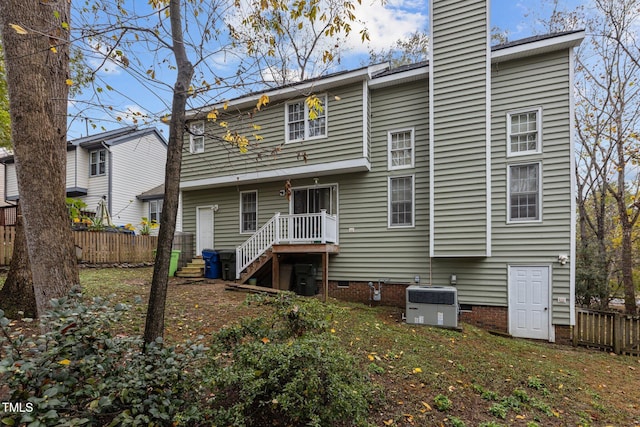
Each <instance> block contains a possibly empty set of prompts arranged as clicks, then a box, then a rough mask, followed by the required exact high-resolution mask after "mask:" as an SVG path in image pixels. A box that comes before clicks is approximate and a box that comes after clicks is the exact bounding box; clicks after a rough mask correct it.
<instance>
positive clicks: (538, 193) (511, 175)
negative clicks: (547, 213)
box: [507, 162, 542, 222]
mask: <svg viewBox="0 0 640 427" xmlns="http://www.w3.org/2000/svg"><path fill="white" fill-rule="evenodd" d="M540 169H541V164H540V163H539V162H537V163H528V164H518V165H509V166H508V173H507V180H508V184H507V185H508V193H509V194H508V195H507V212H508V221H509V222H527V221H540V220H541V219H542V202H541V201H542V185H541V180H540V175H541V174H540Z"/></svg>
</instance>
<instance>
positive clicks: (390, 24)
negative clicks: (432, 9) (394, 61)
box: [347, 0, 429, 53]
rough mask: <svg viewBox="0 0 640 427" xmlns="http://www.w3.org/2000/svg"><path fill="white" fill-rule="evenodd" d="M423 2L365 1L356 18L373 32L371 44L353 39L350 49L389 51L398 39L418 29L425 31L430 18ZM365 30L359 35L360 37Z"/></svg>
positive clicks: (398, 0)
mask: <svg viewBox="0 0 640 427" xmlns="http://www.w3.org/2000/svg"><path fill="white" fill-rule="evenodd" d="M425 3H426V2H425V1H420V0H390V1H388V2H384V4H382V2H379V1H375V0H373V1H371V0H370V2H368V3H365V2H363V4H362V5H358V6H356V10H355V15H356V17H357V18H358V20H360V21H363V22H364V23H365V25H366V29H367V31H368V32H369V37H370V42H369V43H365V44H363V43H361V42H360V39H359V38H358V37H350V40H349V41H348V42H347V44H348V47H349V48H350V49H352V50H354V51H355V52H356V53H364V52H368V50H369V48H371V49H373V50H376V51H377V50H381V49H387V48H389V47H390V46H391V45H393V44H394V43H395V42H396V41H397V40H399V39H401V38H404V37H406V36H408V35H409V34H411V33H414V32H415V31H418V30H425V29H426V28H427V26H428V21H429V16H428V15H427V13H426V10H427V5H426V4H425ZM360 30H361V28H357V29H356V31H355V33H356V34H358V35H359V31H360Z"/></svg>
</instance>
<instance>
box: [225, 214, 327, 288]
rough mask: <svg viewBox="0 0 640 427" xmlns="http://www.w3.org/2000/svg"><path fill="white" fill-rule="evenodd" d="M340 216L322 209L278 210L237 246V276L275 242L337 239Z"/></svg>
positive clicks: (317, 241)
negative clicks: (306, 211)
mask: <svg viewBox="0 0 640 427" xmlns="http://www.w3.org/2000/svg"><path fill="white" fill-rule="evenodd" d="M337 237H338V219H337V217H336V216H335V215H329V214H327V211H325V210H322V211H321V212H320V213H306V214H292V215H282V214H280V213H279V212H278V213H276V214H275V215H274V216H273V217H272V218H271V219H270V220H269V221H267V223H266V224H264V225H263V226H262V227H261V228H260V229H259V230H258V231H256V232H255V233H254V234H253V235H252V236H251V237H250V238H248V239H247V240H246V241H245V242H244V243H243V244H242V245H240V246H238V247H237V248H236V279H239V278H240V273H241V272H242V271H243V270H244V269H245V268H247V267H248V266H249V265H250V264H251V263H252V262H254V261H255V260H256V259H258V258H259V257H260V255H262V254H264V253H265V252H266V251H267V250H268V249H269V248H271V247H272V246H273V245H277V244H281V243H291V244H296V243H337Z"/></svg>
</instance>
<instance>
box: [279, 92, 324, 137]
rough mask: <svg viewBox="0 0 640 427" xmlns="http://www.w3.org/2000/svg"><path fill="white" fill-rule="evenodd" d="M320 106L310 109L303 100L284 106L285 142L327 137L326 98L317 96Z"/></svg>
mask: <svg viewBox="0 0 640 427" xmlns="http://www.w3.org/2000/svg"><path fill="white" fill-rule="evenodd" d="M318 99H319V100H320V105H319V106H318V107H316V108H313V109H312V108H310V107H309V105H308V104H307V103H306V102H305V100H300V101H294V102H288V103H287V104H286V105H285V134H286V140H287V142H295V141H304V140H306V139H314V138H324V137H326V136H327V97H326V95H325V96H319V97H318Z"/></svg>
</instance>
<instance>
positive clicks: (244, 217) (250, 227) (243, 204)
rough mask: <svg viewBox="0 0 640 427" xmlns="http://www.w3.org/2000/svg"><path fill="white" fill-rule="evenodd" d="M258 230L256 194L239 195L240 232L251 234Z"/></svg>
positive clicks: (249, 192)
mask: <svg viewBox="0 0 640 427" xmlns="http://www.w3.org/2000/svg"><path fill="white" fill-rule="evenodd" d="M257 229H258V192H257V191H245V192H242V193H240V232H241V233H253V232H254V231H256V230H257Z"/></svg>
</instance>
